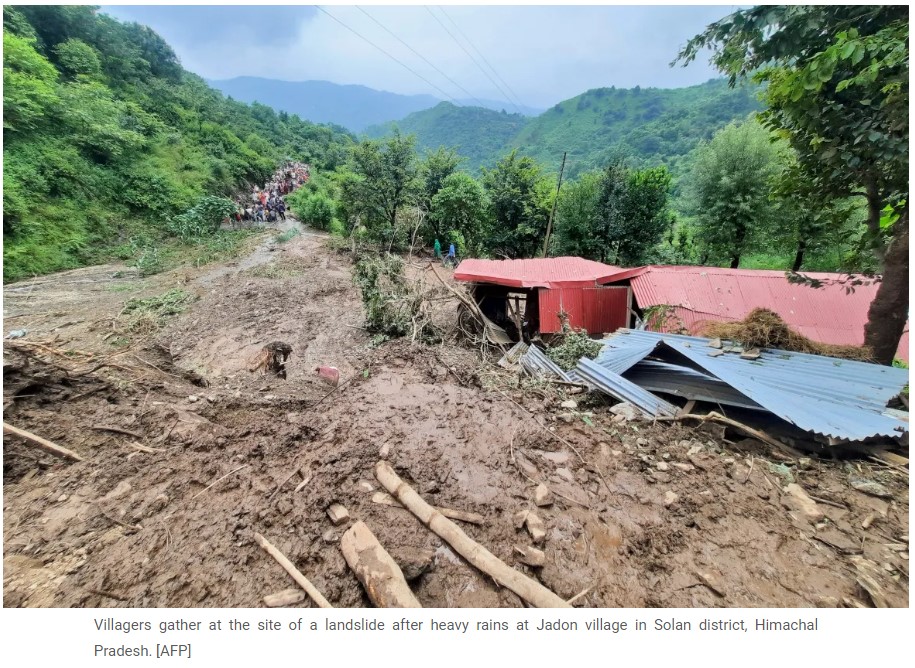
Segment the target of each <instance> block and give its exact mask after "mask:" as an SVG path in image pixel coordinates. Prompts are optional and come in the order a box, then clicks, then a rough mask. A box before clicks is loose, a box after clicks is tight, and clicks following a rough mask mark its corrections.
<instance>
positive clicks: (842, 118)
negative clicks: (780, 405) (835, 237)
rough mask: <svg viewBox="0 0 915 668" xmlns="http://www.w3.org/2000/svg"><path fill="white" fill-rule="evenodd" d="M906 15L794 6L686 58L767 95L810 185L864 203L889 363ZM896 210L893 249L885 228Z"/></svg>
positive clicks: (771, 120) (901, 274) (896, 294)
mask: <svg viewBox="0 0 915 668" xmlns="http://www.w3.org/2000/svg"><path fill="white" fill-rule="evenodd" d="M908 15H909V10H908V7H906V6H903V5H900V6H848V5H820V6H813V5H790V6H775V7H773V6H760V7H754V8H752V9H747V10H739V11H737V12H734V13H733V14H731V15H729V16H727V17H725V18H724V19H722V20H720V21H718V22H716V23H713V24H712V25H710V26H709V27H708V28H707V29H706V30H705V31H704V32H703V33H701V34H700V35H697V36H696V37H694V38H693V39H692V40H690V41H689V43H688V44H687V45H686V47H685V48H684V49H683V50H682V51H681V52H680V54H679V56H678V60H679V61H681V62H683V63H689V62H690V61H692V60H693V59H695V58H696V56H697V55H698V54H699V53H700V52H701V51H703V50H704V49H706V48H711V49H712V51H713V55H712V62H713V63H714V64H715V65H716V66H717V67H718V69H719V70H721V71H722V72H725V73H726V74H728V75H730V77H731V83H732V85H733V84H734V83H735V82H736V81H737V80H738V79H745V78H748V77H751V76H752V77H753V78H754V79H755V80H756V81H758V82H763V83H765V84H767V86H766V89H765V93H764V96H765V102H766V103H767V105H768V109H767V110H766V111H765V112H763V114H762V121H763V123H765V124H766V125H767V126H768V127H769V128H771V129H773V130H775V131H777V132H778V133H779V134H781V135H782V136H784V137H786V138H787V139H788V141H789V142H790V143H791V145H792V147H793V148H794V149H795V150H796V151H797V155H798V162H799V165H800V168H801V169H802V170H803V172H804V174H806V175H807V177H808V178H810V179H811V180H812V181H813V182H814V184H815V186H816V187H817V188H818V189H819V190H820V191H821V192H824V193H829V194H831V195H832V196H834V197H837V198H840V197H848V196H860V197H863V198H864V199H865V200H866V202H867V209H868V215H867V231H868V234H869V235H870V238H871V240H872V244H873V247H874V250H875V253H876V255H877V257H878V259H879V260H880V261H881V263H882V264H884V269H883V280H882V281H881V284H880V288H879V289H878V292H877V296H876V297H875V299H874V302H873V304H872V305H871V310H870V313H869V316H868V324H867V327H866V329H865V343H866V344H867V345H869V346H870V347H871V348H872V349H873V351H874V354H875V356H876V358H877V359H878V360H880V361H882V362H884V363H889V362H891V361H892V358H893V355H894V354H895V351H896V347H897V346H898V343H899V339H900V337H901V335H902V332H903V329H904V327H905V323H906V321H907V319H908V206H907V202H908V172H909V166H908V165H909V162H908V140H909V122H908V104H909V99H908V94H909V91H908V86H909V84H908V81H909V51H908V37H909V20H908ZM887 205H890V206H891V207H895V208H896V209H897V214H898V215H897V216H894V217H895V218H896V222H895V223H894V224H893V225H892V227H891V228H890V229H889V235H890V238H891V241H890V244H889V246H888V247H886V248H884V242H885V237H886V236H887V230H886V229H885V228H883V227H881V224H880V221H881V217H882V212H883V210H884V208H885V206H887Z"/></svg>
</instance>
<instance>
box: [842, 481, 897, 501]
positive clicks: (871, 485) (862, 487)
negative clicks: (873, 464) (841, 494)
mask: <svg viewBox="0 0 915 668" xmlns="http://www.w3.org/2000/svg"><path fill="white" fill-rule="evenodd" d="M848 484H849V485H851V486H852V487H854V488H855V489H856V490H858V491H859V492H862V493H864V494H869V495H871V496H876V497H879V498H883V499H891V498H892V497H893V493H892V492H890V490H888V489H887V488H886V487H884V486H883V485H881V484H880V483H879V482H875V481H873V480H866V479H864V478H851V479H849V481H848Z"/></svg>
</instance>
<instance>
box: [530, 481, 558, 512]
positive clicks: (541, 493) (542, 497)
mask: <svg viewBox="0 0 915 668" xmlns="http://www.w3.org/2000/svg"><path fill="white" fill-rule="evenodd" d="M534 503H535V504H537V505H538V506H540V507H541V508H542V507H544V506H552V505H553V493H552V492H551V491H550V488H549V487H547V486H546V485H544V484H543V483H540V484H539V485H537V488H536V489H535V490H534Z"/></svg>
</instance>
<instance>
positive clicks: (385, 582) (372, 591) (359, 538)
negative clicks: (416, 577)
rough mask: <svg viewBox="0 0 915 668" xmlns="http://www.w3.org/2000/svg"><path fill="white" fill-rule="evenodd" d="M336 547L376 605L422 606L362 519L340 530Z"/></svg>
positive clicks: (381, 606)
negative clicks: (340, 535)
mask: <svg viewBox="0 0 915 668" xmlns="http://www.w3.org/2000/svg"><path fill="white" fill-rule="evenodd" d="M340 549H341V550H342V551H343V558H344V559H346V563H347V564H349V567H350V568H351V569H353V572H354V573H355V574H356V577H357V578H359V582H361V583H362V586H363V587H365V591H366V593H367V594H368V595H369V598H370V599H371V600H372V603H374V604H375V605H377V606H378V607H379V608H421V607H423V606H422V605H420V603H419V601H418V600H417V599H416V597H415V596H414V595H413V592H412V591H411V590H410V585H408V584H407V580H406V579H405V578H404V576H403V572H402V571H401V570H400V566H398V565H397V562H395V561H394V559H393V558H392V557H391V555H390V554H388V552H387V550H385V549H384V547H383V546H382V545H381V543H379V542H378V539H377V538H375V534H373V533H372V531H371V530H370V529H369V528H368V527H367V526H366V525H365V522H362V521H359V522H356V523H355V524H353V526H351V527H350V528H349V529H348V530H347V531H346V533H344V534H343V536H342V537H341V538H340Z"/></svg>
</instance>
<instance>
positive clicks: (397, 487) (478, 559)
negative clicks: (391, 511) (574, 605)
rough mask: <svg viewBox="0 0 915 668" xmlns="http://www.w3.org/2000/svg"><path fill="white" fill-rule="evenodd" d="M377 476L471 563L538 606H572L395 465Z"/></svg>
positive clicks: (383, 465) (382, 467) (382, 465)
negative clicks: (486, 543)
mask: <svg viewBox="0 0 915 668" xmlns="http://www.w3.org/2000/svg"><path fill="white" fill-rule="evenodd" d="M375 477H376V478H378V482H380V483H381V484H382V485H383V486H384V488H385V489H386V490H388V491H389V492H390V493H391V494H392V495H393V496H394V497H395V498H396V499H397V500H398V501H400V502H401V503H402V504H403V505H404V506H405V507H406V508H407V509H408V510H409V511H410V512H412V513H413V514H414V515H416V517H417V518H419V520H420V522H422V523H423V524H425V525H426V526H427V527H428V528H429V529H430V530H431V531H432V532H434V533H435V534H436V535H438V536H439V537H440V538H442V539H443V540H445V541H446V542H447V543H448V544H449V545H450V546H451V547H453V548H454V549H455V551H456V552H457V553H458V554H460V555H461V556H462V557H464V558H465V559H466V560H467V561H469V562H470V563H471V564H473V565H474V566H476V567H477V568H478V569H480V570H481V571H483V572H484V573H486V574H487V575H489V576H490V577H491V578H493V579H494V580H495V581H496V582H497V583H499V584H500V585H502V586H503V587H506V588H508V589H510V590H511V591H513V592H515V593H516V594H517V595H518V596H520V597H521V598H523V599H524V600H525V601H527V602H528V603H530V604H532V605H534V606H536V607H538V608H569V607H571V606H570V605H569V604H568V603H566V602H565V601H564V600H562V599H561V598H560V597H559V596H557V595H556V594H554V593H553V592H551V591H550V590H549V589H547V588H546V587H544V586H543V585H542V584H540V583H539V582H537V581H536V580H533V579H531V578H529V577H527V576H526V575H524V574H523V573H520V572H519V571H516V570H515V569H514V568H512V567H510V566H509V565H508V564H506V563H505V562H504V561H502V560H501V559H499V558H498V557H496V556H495V555H494V554H492V553H491V552H490V551H489V550H487V549H486V548H484V547H483V546H482V545H480V544H479V543H477V542H475V541H474V540H473V539H471V538H470V537H469V536H468V535H467V534H465V533H464V532H463V531H462V530H461V529H460V527H458V526H457V525H456V524H455V523H454V522H452V521H451V520H449V519H447V518H446V517H444V516H443V515H442V514H441V513H440V512H438V511H437V510H436V509H435V508H433V507H432V506H430V505H429V504H428V503H426V502H425V501H424V500H423V499H422V497H421V496H420V495H419V494H417V493H416V492H415V491H414V490H413V488H411V487H410V486H409V485H408V484H406V483H405V482H404V481H403V480H401V479H400V476H398V475H397V474H396V473H395V472H394V469H393V468H391V465H390V464H388V463H387V462H383V461H382V462H378V463H377V464H376V465H375Z"/></svg>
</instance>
